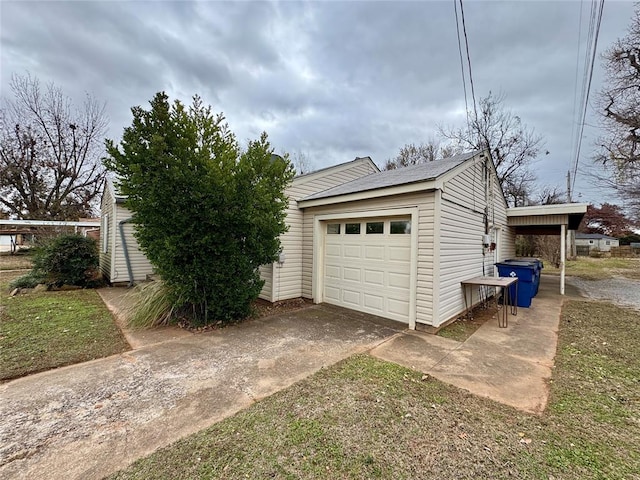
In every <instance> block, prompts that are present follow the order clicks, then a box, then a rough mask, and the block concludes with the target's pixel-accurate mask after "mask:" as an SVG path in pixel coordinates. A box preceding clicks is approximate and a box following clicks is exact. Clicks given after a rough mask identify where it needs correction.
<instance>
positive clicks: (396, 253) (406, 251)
mask: <svg viewBox="0 0 640 480" xmlns="http://www.w3.org/2000/svg"><path fill="white" fill-rule="evenodd" d="M387 251H388V252H389V260H391V261H392V262H411V246H410V245H407V246H406V247H404V246H402V247H393V246H390V247H388V248H387Z"/></svg>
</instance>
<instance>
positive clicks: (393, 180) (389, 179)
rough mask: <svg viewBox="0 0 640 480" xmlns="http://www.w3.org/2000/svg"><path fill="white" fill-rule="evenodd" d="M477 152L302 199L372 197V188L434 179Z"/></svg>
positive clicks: (381, 174) (384, 173)
mask: <svg viewBox="0 0 640 480" xmlns="http://www.w3.org/2000/svg"><path fill="white" fill-rule="evenodd" d="M478 153H480V152H469V153H463V154H460V155H455V156H453V157H450V158H445V159H442V160H436V161H433V162H428V163H422V164H420V165H413V166H410V167H404V168H399V169H396V170H386V171H382V172H377V173H372V174H370V175H366V176H364V177H360V178H357V179H355V180H352V181H350V182H346V183H343V184H342V185H338V186H336V187H333V188H330V189H328V190H324V191H322V192H318V193H314V194H313V195H309V196H308V197H305V198H304V199H303V201H310V200H320V199H323V198H330V197H338V196H343V195H349V194H358V193H363V192H369V191H371V192H372V194H371V196H372V197H373V196H376V195H374V194H373V191H374V190H382V189H387V188H391V187H399V186H403V185H409V184H415V183H424V182H428V181H432V180H436V179H438V178H440V177H442V176H444V175H445V174H446V173H448V172H450V171H452V170H454V169H455V168H456V167H458V166H460V165H462V164H463V163H464V162H466V161H468V160H470V159H472V158H473V157H475V156H476V155H477V154H478Z"/></svg>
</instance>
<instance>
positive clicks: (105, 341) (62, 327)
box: [0, 276, 130, 381]
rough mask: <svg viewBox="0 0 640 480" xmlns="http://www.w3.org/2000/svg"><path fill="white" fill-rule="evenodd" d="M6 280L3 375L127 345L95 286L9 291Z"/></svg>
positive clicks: (0, 307) (1, 310) (0, 353)
mask: <svg viewBox="0 0 640 480" xmlns="http://www.w3.org/2000/svg"><path fill="white" fill-rule="evenodd" d="M7 277H8V276H7ZM5 280H6V279H5V278H3V279H2V283H3V284H2V285H0V288H1V289H2V294H1V297H0V381H2V380H8V379H12V378H17V377H21V376H24V375H29V374H31V373H36V372H41V371H44V370H49V369H51V368H56V367H61V366H64V365H70V364H73V363H78V362H84V361H87V360H93V359H95V358H102V357H106V356H109V355H113V354H115V353H120V352H123V351H126V350H129V348H130V347H129V345H128V344H127V342H126V340H125V339H124V337H123V336H122V333H121V332H120V330H119V329H118V327H117V326H116V325H115V323H114V321H113V317H112V316H111V313H110V312H109V311H108V310H107V308H106V307H105V305H104V303H103V302H102V300H101V299H100V297H99V296H98V294H97V293H96V292H95V291H94V290H74V291H56V292H38V293H33V292H32V293H28V294H20V295H16V296H15V297H9V296H8V294H7V286H6V283H4V282H5ZM7 280H8V279H7Z"/></svg>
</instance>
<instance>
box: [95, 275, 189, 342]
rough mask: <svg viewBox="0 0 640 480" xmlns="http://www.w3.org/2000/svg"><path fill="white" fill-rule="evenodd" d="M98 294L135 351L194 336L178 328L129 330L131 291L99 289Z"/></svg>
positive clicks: (125, 289)
mask: <svg viewBox="0 0 640 480" xmlns="http://www.w3.org/2000/svg"><path fill="white" fill-rule="evenodd" d="M97 292H98V295H100V297H101V298H102V301H103V302H104V303H105V305H106V306H107V308H108V309H109V311H111V313H112V315H113V318H114V319H115V321H116V323H117V324H118V327H120V330H121V331H122V333H123V335H124V337H125V339H126V340H127V342H128V343H129V345H131V348H133V349H136V348H142V347H146V346H148V345H154V344H156V343H162V342H167V341H171V340H176V339H178V338H185V337H189V336H191V335H192V334H191V333H190V332H189V331H187V330H185V329H183V328H179V327H176V326H167V327H158V328H149V329H139V330H132V329H129V328H127V325H126V323H125V317H126V312H127V309H128V308H129V306H130V302H131V297H130V296H129V295H128V293H129V292H130V290H129V289H127V288H125V287H106V288H100V289H98V290H97Z"/></svg>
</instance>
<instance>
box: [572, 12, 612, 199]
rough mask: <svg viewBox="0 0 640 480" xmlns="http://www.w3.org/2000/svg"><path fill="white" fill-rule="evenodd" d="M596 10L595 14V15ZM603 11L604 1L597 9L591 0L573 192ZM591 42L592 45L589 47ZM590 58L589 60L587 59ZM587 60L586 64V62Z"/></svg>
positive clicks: (573, 185) (573, 184)
mask: <svg viewBox="0 0 640 480" xmlns="http://www.w3.org/2000/svg"><path fill="white" fill-rule="evenodd" d="M596 10H597V13H596ZM603 11H604V0H600V5H599V8H598V7H597V6H596V1H595V0H593V1H592V4H591V20H590V22H589V36H588V37H589V40H588V44H587V51H586V54H585V73H584V76H583V95H582V97H583V102H582V105H581V107H582V113H581V119H580V124H579V134H578V139H577V148H576V155H575V161H574V165H573V178H572V179H571V181H572V185H571V187H572V190H575V183H576V175H577V172H578V164H579V163H580V151H581V149H582V136H583V134H584V125H585V120H586V116H587V108H588V106H589V94H590V93H591V81H592V80H593V67H594V65H595V60H596V53H597V50H598V36H599V34H600V25H601V24H602V13H603ZM591 42H593V45H592V46H591ZM589 57H590V58H589ZM587 60H588V62H587Z"/></svg>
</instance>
